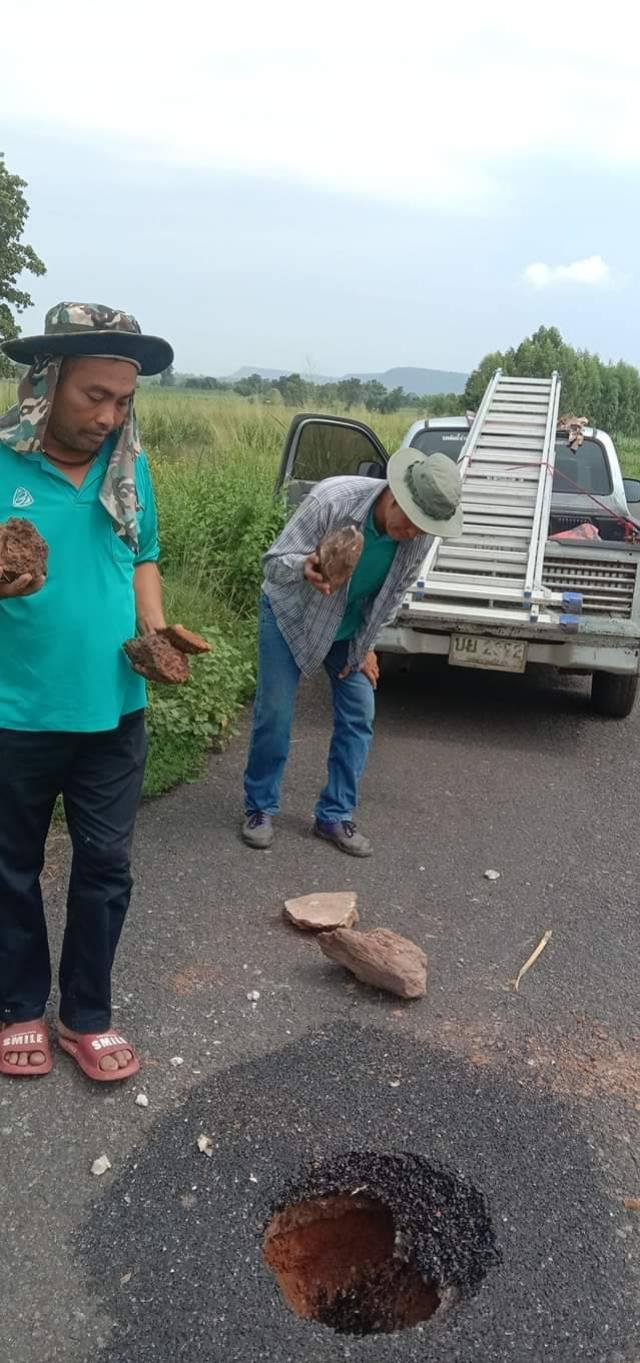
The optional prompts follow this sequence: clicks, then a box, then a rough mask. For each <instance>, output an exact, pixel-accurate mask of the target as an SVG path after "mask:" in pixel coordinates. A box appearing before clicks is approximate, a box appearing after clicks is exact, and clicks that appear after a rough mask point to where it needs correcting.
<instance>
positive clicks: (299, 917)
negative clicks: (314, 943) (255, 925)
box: [284, 890, 360, 932]
mask: <svg viewBox="0 0 640 1363" xmlns="http://www.w3.org/2000/svg"><path fill="white" fill-rule="evenodd" d="M357 898H358V896H357V895H355V894H352V893H351V892H350V891H348V890H336V891H334V892H333V893H326V894H303V895H301V896H300V898H299V899H285V901H284V915H285V918H286V919H287V920H288V922H290V923H293V924H294V927H296V928H303V929H305V930H306V931H307V932H327V931H330V930H331V929H332V928H352V927H353V925H354V923H357V922H358V921H359V919H360V915H359V913H358V910H357V908H356V903H357Z"/></svg>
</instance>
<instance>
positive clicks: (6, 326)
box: [0, 152, 46, 374]
mask: <svg viewBox="0 0 640 1363" xmlns="http://www.w3.org/2000/svg"><path fill="white" fill-rule="evenodd" d="M26 188H27V184H26V181H25V180H21V179H20V176H19V175H11V174H10V172H9V171H8V170H7V167H6V165H5V160H4V155H3V154H2V153H1V152H0V340H2V341H10V340H12V339H13V337H14V336H18V335H19V333H20V327H19V326H18V323H17V322H16V319H15V313H20V312H23V311H24V309H25V308H30V307H33V299H32V298H31V295H30V294H28V293H27V292H26V290H25V289H21V288H19V287H18V284H19V281H20V276H21V275H23V274H25V273H27V274H33V275H43V274H46V266H45V265H44V264H43V262H42V261H41V259H40V257H39V256H38V255H36V253H35V251H34V249H33V247H32V246H28V245H27V243H26V242H24V241H23V240H22V236H23V233H24V229H25V225H26V221H27V218H28V216H29V205H28V204H27V201H26V199H25V197H24V194H23V192H22V191H23V190H24V189H26ZM2 366H3V357H2V356H0V374H2V372H3V369H2ZM11 371H12V366H11V363H10V361H8V360H7V361H6V369H5V372H6V373H10V372H11Z"/></svg>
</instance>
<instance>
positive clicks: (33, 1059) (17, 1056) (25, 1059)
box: [3, 1018, 47, 1070]
mask: <svg viewBox="0 0 640 1363" xmlns="http://www.w3.org/2000/svg"><path fill="white" fill-rule="evenodd" d="M40 1021H41V1022H42V1021H43V1019H42V1018H41V1019H40ZM34 1027H37V1023H31V1025H30V1026H29V1027H28V1028H27V1027H25V1026H24V1023H20V1022H13V1023H11V1022H10V1023H9V1024H8V1027H7V1028H6V1029H5V1030H7V1031H12V1032H14V1033H15V1035H16V1036H18V1035H24V1037H25V1040H26V1039H27V1038H28V1037H29V1036H31V1035H33V1038H34V1046H35V1045H36V1036H37V1032H36V1031H34ZM3 1058H4V1059H5V1060H6V1062H7V1064H8V1065H15V1066H16V1067H17V1069H21V1070H22V1069H26V1067H27V1065H33V1067H34V1068H35V1069H37V1067H38V1065H44V1063H45V1060H46V1058H47V1057H46V1055H45V1053H44V1051H38V1050H35V1049H34V1050H33V1051H31V1050H29V1051H5V1053H4V1057H3Z"/></svg>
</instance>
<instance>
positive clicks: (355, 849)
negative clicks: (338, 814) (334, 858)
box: [313, 819, 373, 857]
mask: <svg viewBox="0 0 640 1363" xmlns="http://www.w3.org/2000/svg"><path fill="white" fill-rule="evenodd" d="M313 831H314V833H315V835H316V837H318V838H324V839H325V840H326V842H332V843H334V844H335V846H336V847H339V848H340V851H341V852H347V853H348V855H349V856H350V857H370V856H371V854H372V852H373V847H372V846H371V843H370V842H369V839H368V838H365V836H364V834H363V833H359V832H358V830H357V828H356V826H355V824H354V823H352V822H351V819H343V820H342V822H341V823H324V822H323V821H322V820H321V819H316V822H315V825H314V829H313Z"/></svg>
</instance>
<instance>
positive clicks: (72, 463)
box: [42, 448, 99, 469]
mask: <svg viewBox="0 0 640 1363" xmlns="http://www.w3.org/2000/svg"><path fill="white" fill-rule="evenodd" d="M42 453H43V454H44V456H45V459H50V460H51V463H52V464H59V465H60V467H61V468H63V469H81V468H84V466H85V464H91V463H92V462H93V460H94V459H96V458H97V456H98V454H99V450H96V453H95V454H89V455H87V458H86V459H58V456H57V454H49V451H48V450H45V449H44V448H43V450H42Z"/></svg>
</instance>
